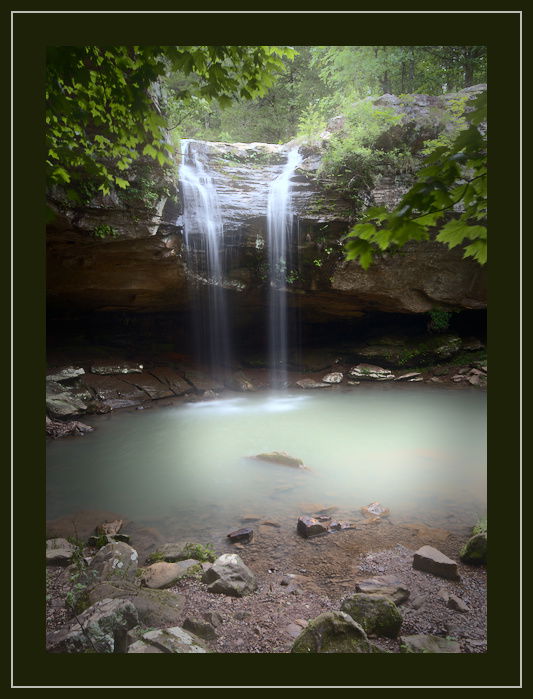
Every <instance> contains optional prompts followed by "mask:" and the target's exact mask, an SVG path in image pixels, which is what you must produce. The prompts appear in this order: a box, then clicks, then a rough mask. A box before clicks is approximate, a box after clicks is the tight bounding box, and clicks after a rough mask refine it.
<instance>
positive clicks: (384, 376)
mask: <svg viewBox="0 0 533 699" xmlns="http://www.w3.org/2000/svg"><path fill="white" fill-rule="evenodd" d="M348 373H349V375H350V376H351V377H352V378H354V379H362V380H364V381H391V380H393V379H394V374H393V373H392V372H391V371H389V370H388V369H383V367H380V366H375V365H374V364H358V365H357V366H354V367H352V368H351V369H350V371H349V372H348Z"/></svg>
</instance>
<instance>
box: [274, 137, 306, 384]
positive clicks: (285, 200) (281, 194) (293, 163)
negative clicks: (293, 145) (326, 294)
mask: <svg viewBox="0 0 533 699" xmlns="http://www.w3.org/2000/svg"><path fill="white" fill-rule="evenodd" d="M300 162H301V156H300V154H299V153H298V149H294V150H291V151H289V153H288V156H287V162H286V164H285V165H284V167H283V170H282V171H281V173H280V175H278V177H277V178H276V179H275V180H273V181H272V183H271V185H270V188H269V192H268V209H267V239H268V263H269V332H268V341H269V361H270V375H271V385H272V386H273V387H274V388H276V389H279V388H283V387H284V386H285V385H286V383H287V359H288V356H287V352H288V317H287V291H286V284H287V274H288V273H289V272H290V271H291V270H292V265H293V260H292V259H291V233H292V230H293V219H294V215H293V212H292V209H291V177H293V175H294V172H295V170H296V168H297V167H298V165H299V163H300Z"/></svg>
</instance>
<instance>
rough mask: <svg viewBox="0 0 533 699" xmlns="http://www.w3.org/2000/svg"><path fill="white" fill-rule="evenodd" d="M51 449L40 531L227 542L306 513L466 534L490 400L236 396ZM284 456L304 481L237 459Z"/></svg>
mask: <svg viewBox="0 0 533 699" xmlns="http://www.w3.org/2000/svg"><path fill="white" fill-rule="evenodd" d="M87 422H90V423H91V424H92V425H93V426H95V427H96V429H95V431H94V432H93V433H91V434H88V435H86V436H85V437H82V438H81V437H80V438H68V439H63V440H57V441H51V442H49V444H48V452H47V518H48V519H54V518H57V517H62V516H64V515H69V514H72V513H75V512H76V511H79V510H93V509H94V510H110V511H112V512H116V513H118V514H120V515H122V516H124V517H127V518H128V519H131V520H134V521H135V522H136V523H140V524H143V525H144V524H146V525H150V526H156V527H158V528H159V529H160V530H161V531H162V532H163V533H164V534H165V535H166V536H167V538H168V540H171V538H178V537H183V536H185V537H189V538H190V537H191V536H192V535H197V536H200V535H203V536H207V535H208V534H210V535H212V536H213V537H215V536H223V535H224V534H225V533H227V532H228V531H230V530H231V529H235V528H237V527H238V526H242V525H241V524H239V521H240V517H241V516H242V515H245V514H249V513H253V514H257V515H258V516H260V517H265V518H269V519H278V520H280V521H289V520H293V521H294V522H295V521H296V518H297V516H298V515H299V514H301V513H302V509H303V507H304V505H305V504H306V503H317V504H320V505H324V506H329V505H336V506H338V507H339V508H340V513H339V516H342V517H357V516H360V515H359V512H360V508H361V507H362V506H364V505H367V504H369V503H371V502H373V501H379V502H381V503H383V505H385V506H386V507H388V508H389V509H390V511H391V520H394V521H398V522H401V521H413V520H420V521H424V522H426V524H428V525H430V526H441V527H446V528H447V529H449V530H450V531H453V530H454V529H455V530H457V531H459V530H460V531H464V529H465V527H467V526H470V524H471V523H473V521H475V519H476V517H477V516H479V515H482V514H484V513H485V505H486V493H485V491H486V395H485V393H484V392H482V391H479V390H476V389H472V390H469V389H462V390H453V389H446V388H443V387H431V386H427V385H402V386H399V385H397V384H395V385H390V384H378V385H376V384H371V385H370V384H369V385H364V384H361V385H360V386H358V387H356V388H354V389H353V390H350V389H346V388H341V387H332V388H328V389H324V390H317V391H307V392H303V391H301V390H300V391H299V392H295V391H292V392H291V391H289V392H287V393H285V394H281V393H280V394H277V395H276V394H265V393H257V394H249V395H246V394H238V395H236V394H232V395H231V396H228V397H224V398H221V399H220V400H216V401H210V402H199V403H185V404H180V405H176V406H171V407H166V408H154V409H151V410H144V411H132V412H123V413H120V414H115V415H112V416H101V417H93V418H90V419H87ZM266 451H286V452H288V453H289V454H291V455H293V456H297V457H299V458H301V459H302V460H303V461H304V463H305V464H306V465H307V466H308V467H309V468H310V469H311V470H310V471H300V470H295V469H291V468H288V467H284V466H278V465H275V464H270V463H264V462H260V461H255V460H250V459H247V458H245V457H247V456H251V455H254V454H258V453H261V452H266Z"/></svg>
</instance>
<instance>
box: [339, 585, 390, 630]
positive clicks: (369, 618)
mask: <svg viewBox="0 0 533 699" xmlns="http://www.w3.org/2000/svg"><path fill="white" fill-rule="evenodd" d="M341 610H342V611H343V612H346V614H349V615H350V616H351V617H352V619H353V620H354V621H356V622H357V623H358V624H360V625H361V626H362V627H363V629H364V630H365V632H366V633H367V634H370V635H373V636H387V637H388V638H396V636H397V635H398V633H399V632H400V628H401V625H402V621H403V618H402V615H401V614H400V612H399V611H398V608H397V607H396V605H395V603H394V602H393V600H392V599H391V598H390V597H387V596H385V595H378V594H370V595H368V594H364V593H362V592H359V593H356V594H354V595H350V596H349V597H346V598H345V599H344V600H343V602H342V604H341Z"/></svg>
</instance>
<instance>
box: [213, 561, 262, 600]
mask: <svg viewBox="0 0 533 699" xmlns="http://www.w3.org/2000/svg"><path fill="white" fill-rule="evenodd" d="M202 582H204V583H205V584H206V585H207V589H208V590H209V592H217V593H220V594H223V595H230V596H232V597H244V596H245V595H250V594H252V592H255V590H256V589H257V581H256V579H255V575H254V574H253V573H252V571H251V570H250V569H249V568H248V566H246V565H245V564H244V562H243V560H242V559H241V558H240V556H238V555H237V554H236V553H224V554H222V556H219V558H217V560H216V561H215V562H214V563H213V565H212V566H211V567H210V568H209V569H208V570H206V571H205V573H204V574H203V576H202Z"/></svg>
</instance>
